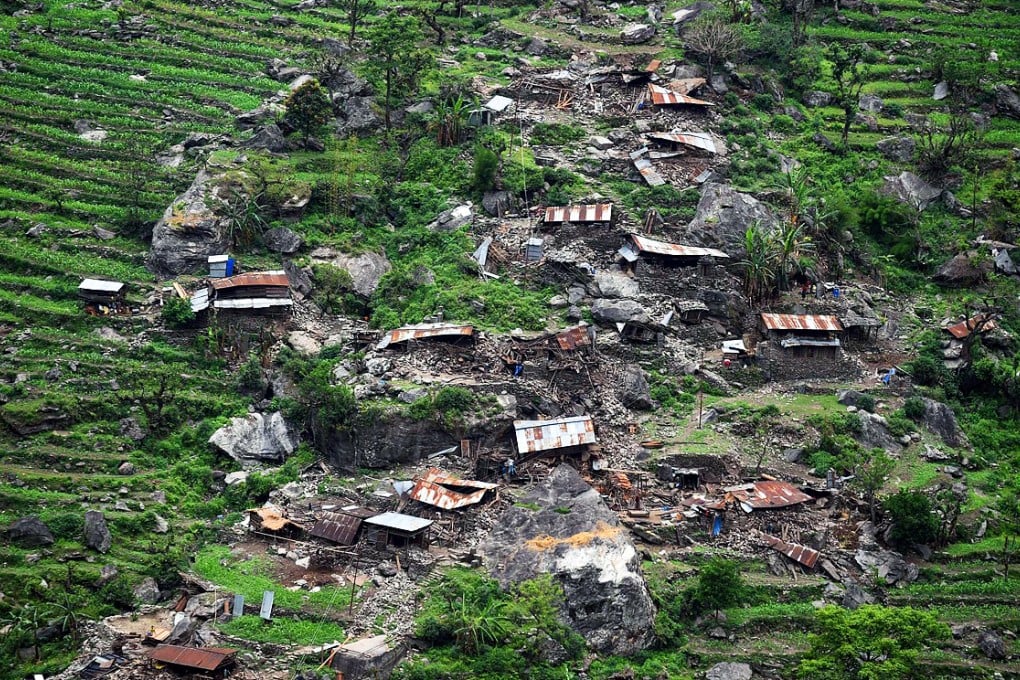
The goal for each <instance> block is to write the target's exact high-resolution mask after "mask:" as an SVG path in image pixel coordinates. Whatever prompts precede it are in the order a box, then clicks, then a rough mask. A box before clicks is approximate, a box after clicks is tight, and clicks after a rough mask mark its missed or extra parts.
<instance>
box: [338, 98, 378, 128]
mask: <svg viewBox="0 0 1020 680" xmlns="http://www.w3.org/2000/svg"><path fill="white" fill-rule="evenodd" d="M333 103H334V104H339V105H340V111H339V114H338V115H337V132H339V133H340V134H344V135H350V134H354V133H359V132H373V131H375V130H376V129H378V128H379V126H380V125H382V120H381V119H380V118H379V116H378V115H376V113H375V111H374V110H373V109H372V97H346V98H345V97H343V95H336V96H334V98H333Z"/></svg>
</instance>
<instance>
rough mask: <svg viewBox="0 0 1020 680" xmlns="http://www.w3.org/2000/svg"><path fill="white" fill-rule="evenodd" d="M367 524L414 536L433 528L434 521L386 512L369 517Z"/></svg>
mask: <svg viewBox="0 0 1020 680" xmlns="http://www.w3.org/2000/svg"><path fill="white" fill-rule="evenodd" d="M365 524H372V525H374V526H378V527H383V528H386V529H394V530H395V531H404V532H407V533H409V534H413V533H417V532H419V531H422V530H423V529H427V528H428V527H430V526H432V520H430V519H423V518H421V517H415V516H414V515H404V514H401V513H399V512H384V513H383V514H381V515H376V516H375V517H369V518H368V519H366V520H365Z"/></svg>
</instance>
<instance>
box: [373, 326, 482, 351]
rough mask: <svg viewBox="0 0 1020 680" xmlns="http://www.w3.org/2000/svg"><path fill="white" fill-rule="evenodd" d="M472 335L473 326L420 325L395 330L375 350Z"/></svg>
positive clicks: (383, 338)
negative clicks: (403, 343) (402, 343)
mask: <svg viewBox="0 0 1020 680" xmlns="http://www.w3.org/2000/svg"><path fill="white" fill-rule="evenodd" d="M474 333H475V329H474V326H466V325H458V324H450V323H422V324H417V325H415V326H404V327H402V328H396V329H394V330H392V331H390V332H388V333H386V334H385V335H383V337H382V340H380V341H379V344H378V345H376V347H375V348H376V349H386V348H387V347H389V346H390V345H395V344H398V343H401V342H407V341H408V340H423V339H425V338H442V337H457V336H461V337H471V336H472V335H474Z"/></svg>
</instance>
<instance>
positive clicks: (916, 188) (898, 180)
mask: <svg viewBox="0 0 1020 680" xmlns="http://www.w3.org/2000/svg"><path fill="white" fill-rule="evenodd" d="M882 190H883V191H884V192H885V193H887V194H889V195H890V196H892V197H893V198H895V199H896V200H898V201H899V202H900V203H905V204H907V205H908V206H910V207H911V208H913V209H914V210H924V209H925V208H927V207H928V206H929V205H931V203H932V201H934V200H935V199H937V198H938V197H939V196H941V195H942V190H941V189H939V188H938V187H934V186H932V185H931V184H928V183H927V182H925V181H924V180H923V179H921V178H920V177H918V176H917V175H915V174H914V173H912V172H901V173H900V174H898V175H895V176H889V177H886V178H885V184H884V185H883V187H882Z"/></svg>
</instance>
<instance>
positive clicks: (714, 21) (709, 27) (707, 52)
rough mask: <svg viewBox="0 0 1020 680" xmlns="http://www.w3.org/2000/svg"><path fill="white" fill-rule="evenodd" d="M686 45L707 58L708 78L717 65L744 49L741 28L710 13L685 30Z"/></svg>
mask: <svg viewBox="0 0 1020 680" xmlns="http://www.w3.org/2000/svg"><path fill="white" fill-rule="evenodd" d="M683 39H684V46H685V47H686V48H687V49H688V50H690V51H691V52H694V53H695V54H700V55H701V56H702V57H704V58H705V70H706V73H707V76H706V77H707V78H708V79H709V80H711V79H712V73H713V71H714V70H715V65H716V64H718V63H719V62H720V61H726V60H727V59H733V58H734V57H736V56H737V55H738V54H739V53H740V51H741V50H742V49H744V37H743V34H742V33H741V32H740V29H739V28H737V27H736V26H734V25H732V24H729V23H727V22H726V21H725V20H724V19H722V18H721V17H719V16H715V15H709V16H704V17H699V18H698V19H695V20H694V21H693V22H692V23H691V25H690V27H689V28H688V29H686V30H685V31H684V35H683Z"/></svg>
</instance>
